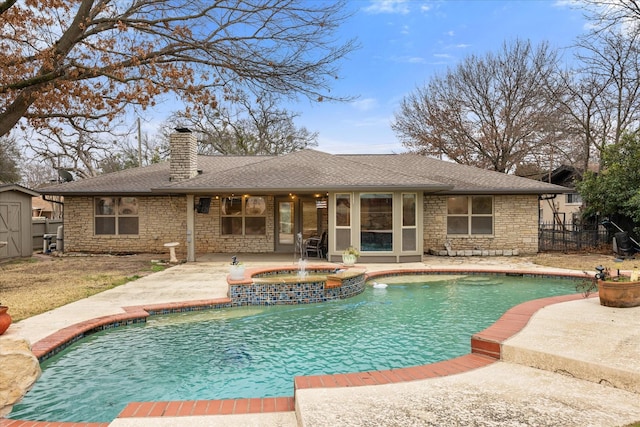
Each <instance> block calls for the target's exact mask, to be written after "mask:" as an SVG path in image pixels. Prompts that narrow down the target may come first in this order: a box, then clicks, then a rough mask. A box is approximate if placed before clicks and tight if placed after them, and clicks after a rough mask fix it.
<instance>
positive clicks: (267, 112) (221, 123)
mask: <svg viewBox="0 0 640 427" xmlns="http://www.w3.org/2000/svg"><path fill="white" fill-rule="evenodd" d="M278 101H279V100H278V98H277V97H275V96H274V95H272V94H267V93H262V94H260V95H258V96H257V98H256V99H255V101H252V100H251V99H250V97H249V96H248V95H246V94H238V95H237V96H236V98H235V99H234V100H233V102H228V103H225V104H224V105H223V104H218V106H217V108H215V109H214V108H208V109H207V110H205V111H204V114H203V115H202V116H201V117H196V116H193V115H191V114H189V113H185V112H181V113H177V114H175V115H174V116H173V117H172V118H171V120H170V124H169V125H168V127H171V128H173V127H175V126H176V125H181V126H187V127H189V128H191V129H192V130H193V131H195V132H197V133H198V134H199V141H200V143H199V152H200V153H201V154H284V153H289V152H292V151H297V150H300V149H303V148H307V147H315V146H317V145H318V142H317V138H318V133H317V132H310V131H309V130H307V129H306V128H305V127H297V126H296V125H295V124H294V120H295V118H296V117H297V116H298V114H296V113H293V112H290V111H287V110H285V109H282V108H280V107H278Z"/></svg>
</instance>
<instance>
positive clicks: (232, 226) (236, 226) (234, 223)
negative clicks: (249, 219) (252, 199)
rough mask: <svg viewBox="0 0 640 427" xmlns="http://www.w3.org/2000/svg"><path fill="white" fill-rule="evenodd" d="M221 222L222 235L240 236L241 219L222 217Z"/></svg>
mask: <svg viewBox="0 0 640 427" xmlns="http://www.w3.org/2000/svg"><path fill="white" fill-rule="evenodd" d="M221 220H222V221H221V223H222V224H221V226H222V234H234V235H242V218H238V217H231V216H223V217H222V218H221Z"/></svg>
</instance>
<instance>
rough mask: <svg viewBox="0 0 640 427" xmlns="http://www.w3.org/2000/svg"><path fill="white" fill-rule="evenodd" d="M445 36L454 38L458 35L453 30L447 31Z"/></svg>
mask: <svg viewBox="0 0 640 427" xmlns="http://www.w3.org/2000/svg"><path fill="white" fill-rule="evenodd" d="M445 34H446V35H448V36H449V37H453V36H455V35H456V33H454V32H453V30H451V31H447V32H446V33H445Z"/></svg>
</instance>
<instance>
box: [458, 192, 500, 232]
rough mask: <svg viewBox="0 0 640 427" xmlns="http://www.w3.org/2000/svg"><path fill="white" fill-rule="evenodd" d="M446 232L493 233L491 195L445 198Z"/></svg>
mask: <svg viewBox="0 0 640 427" xmlns="http://www.w3.org/2000/svg"><path fill="white" fill-rule="evenodd" d="M447 234H452V235H490V234H493V197H492V196H455V197H449V198H448V199H447Z"/></svg>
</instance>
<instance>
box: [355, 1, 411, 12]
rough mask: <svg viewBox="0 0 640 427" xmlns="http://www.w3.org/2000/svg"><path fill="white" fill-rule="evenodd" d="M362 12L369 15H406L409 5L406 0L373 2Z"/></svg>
mask: <svg viewBox="0 0 640 427" xmlns="http://www.w3.org/2000/svg"><path fill="white" fill-rule="evenodd" d="M364 10H365V12H369V13H399V14H402V15H406V14H407V13H409V5H408V4H407V0H373V1H372V2H371V4H370V5H369V6H367V7H365V8H364Z"/></svg>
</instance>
